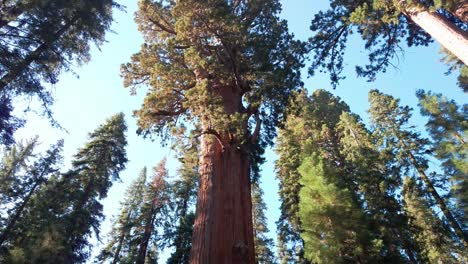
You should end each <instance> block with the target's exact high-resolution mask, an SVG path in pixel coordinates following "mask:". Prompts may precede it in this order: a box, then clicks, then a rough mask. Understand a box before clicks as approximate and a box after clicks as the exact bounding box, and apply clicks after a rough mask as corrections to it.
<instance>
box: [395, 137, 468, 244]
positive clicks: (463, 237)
mask: <svg viewBox="0 0 468 264" xmlns="http://www.w3.org/2000/svg"><path fill="white" fill-rule="evenodd" d="M399 141H400V144H401V145H402V147H403V150H404V151H405V152H406V153H407V155H408V157H409V159H410V161H411V164H412V165H413V166H414V167H415V168H416V170H417V171H418V174H419V177H420V178H421V179H422V180H423V182H424V184H425V185H426V188H427V190H428V191H429V193H430V194H431V195H432V197H433V198H434V199H435V201H436V203H437V205H438V206H439V208H440V210H441V211H442V213H443V214H444V216H445V217H446V218H447V220H448V222H449V224H450V226H451V227H452V228H453V229H454V230H455V233H456V234H457V236H458V237H459V238H460V239H461V240H462V242H463V243H464V244H465V245H467V244H468V238H467V235H466V234H465V233H464V232H463V229H462V228H461V227H460V225H459V224H458V222H457V220H456V219H455V217H453V215H452V212H450V209H449V208H448V207H447V205H446V204H445V202H444V200H443V199H442V197H440V195H439V193H438V192H437V190H436V189H435V188H434V185H433V184H432V182H431V180H430V179H429V177H427V175H426V172H425V171H424V170H423V169H422V168H421V166H420V165H419V163H418V161H417V160H416V158H415V157H414V155H413V153H411V151H409V150H408V148H407V147H406V144H405V143H404V142H403V141H402V140H401V139H400V140H399Z"/></svg>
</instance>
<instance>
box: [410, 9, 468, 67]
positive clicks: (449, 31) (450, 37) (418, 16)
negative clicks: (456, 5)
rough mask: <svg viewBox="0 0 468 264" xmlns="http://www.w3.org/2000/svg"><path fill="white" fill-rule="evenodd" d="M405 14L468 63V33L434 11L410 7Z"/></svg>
mask: <svg viewBox="0 0 468 264" xmlns="http://www.w3.org/2000/svg"><path fill="white" fill-rule="evenodd" d="M405 14H406V15H407V16H408V17H409V18H410V19H411V20H413V22H414V23H416V24H417V25H418V26H420V27H421V28H422V29H424V30H425V31H426V32H427V33H428V34H429V35H431V37H433V38H434V39H435V40H437V41H438V42H439V43H440V44H441V45H442V46H444V47H445V48H446V49H447V50H448V51H450V52H451V53H453V54H454V55H455V56H456V57H457V58H458V59H460V60H461V61H462V62H463V63H465V65H468V52H467V50H468V33H467V32H465V31H463V30H462V29H460V28H458V27H457V26H455V25H454V24H453V23H451V22H450V21H448V20H447V19H446V18H444V17H443V16H441V15H439V14H437V13H436V12H430V11H427V10H420V9H418V8H411V9H410V10H407V12H405Z"/></svg>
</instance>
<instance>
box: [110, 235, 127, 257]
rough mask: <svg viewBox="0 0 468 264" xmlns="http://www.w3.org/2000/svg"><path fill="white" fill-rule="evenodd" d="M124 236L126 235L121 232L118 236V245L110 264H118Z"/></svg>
mask: <svg viewBox="0 0 468 264" xmlns="http://www.w3.org/2000/svg"><path fill="white" fill-rule="evenodd" d="M125 235H126V233H125V232H122V234H121V235H120V237H119V244H118V245H117V249H116V250H115V253H114V258H113V260H112V264H117V263H119V260H120V251H121V250H122V244H123V241H124V239H125Z"/></svg>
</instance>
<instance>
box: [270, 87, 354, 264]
mask: <svg viewBox="0 0 468 264" xmlns="http://www.w3.org/2000/svg"><path fill="white" fill-rule="evenodd" d="M288 110H289V112H288V119H287V120H286V123H285V125H284V127H283V128H282V129H281V130H280V131H279V136H278V139H277V144H276V152H277V154H278V160H277V162H276V164H275V167H276V170H277V178H278V179H279V186H280V190H279V195H280V200H281V207H280V209H281V215H280V218H279V220H278V222H277V225H278V240H279V244H280V246H281V247H280V256H279V257H280V260H281V261H282V263H290V262H293V263H301V262H303V261H304V259H303V256H302V254H303V252H302V247H303V246H302V240H301V238H300V230H301V226H300V220H299V216H298V210H299V190H300V188H301V185H300V183H299V179H300V174H299V172H298V168H299V166H300V165H301V163H302V161H303V159H304V158H305V157H307V156H309V155H311V154H312V153H313V151H314V150H316V151H323V152H322V153H323V155H327V156H329V157H331V158H332V159H333V155H330V153H329V152H330V151H333V149H336V147H337V145H336V144H334V143H336V141H334V142H333V140H329V137H328V136H329V135H330V134H329V133H328V132H329V130H328V128H329V127H334V126H336V123H338V121H339V116H340V115H341V113H342V112H343V111H349V107H348V106H347V105H346V104H344V103H343V102H342V101H341V100H340V99H339V98H336V97H333V96H332V95H331V94H330V93H328V92H326V91H324V90H317V91H315V92H314V93H313V95H312V96H310V97H309V96H307V94H306V92H305V91H302V92H300V93H298V94H296V96H295V97H294V99H293V100H291V103H290V105H289V108H288ZM323 113H327V114H326V115H324V114H323ZM330 136H332V135H330ZM322 153H321V154H322Z"/></svg>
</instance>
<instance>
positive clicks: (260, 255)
mask: <svg viewBox="0 0 468 264" xmlns="http://www.w3.org/2000/svg"><path fill="white" fill-rule="evenodd" d="M266 210H267V205H266V204H265V201H264V200H263V190H262V189H261V187H260V185H259V184H258V182H256V183H253V184H252V211H253V212H252V217H253V227H254V243H255V259H256V261H257V263H259V264H267V263H268V264H273V263H275V262H276V261H275V254H274V252H273V250H272V248H273V246H274V242H273V239H271V238H269V237H268V232H269V229H268V226H267V225H268V223H267V218H266V216H265V211H266Z"/></svg>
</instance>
